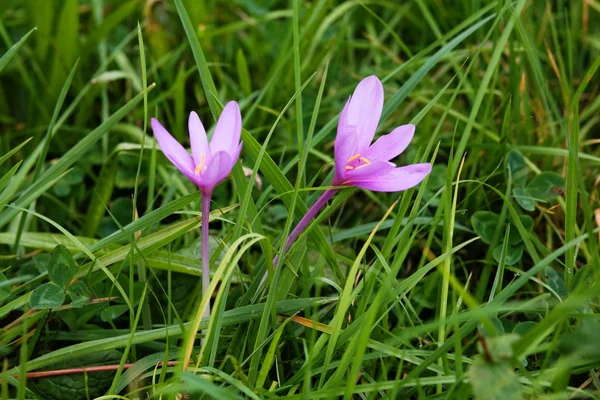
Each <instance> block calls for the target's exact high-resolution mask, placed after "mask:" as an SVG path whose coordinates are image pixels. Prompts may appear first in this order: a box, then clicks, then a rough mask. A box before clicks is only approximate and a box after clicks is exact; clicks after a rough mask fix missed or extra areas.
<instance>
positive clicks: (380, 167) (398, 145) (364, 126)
mask: <svg viewBox="0 0 600 400" xmlns="http://www.w3.org/2000/svg"><path fill="white" fill-rule="evenodd" d="M382 110H383V86H382V85H381V82H380V81H379V79H377V77H376V76H369V77H368V78H365V79H363V80H362V81H361V82H360V83H359V84H358V86H357V87H356V89H355V90H354V93H353V94H352V96H351V97H350V99H349V100H348V102H347V103H346V106H345V107H344V109H343V110H342V114H341V115H340V120H339V122H338V129H337V136H336V138H335V175H334V178H333V182H332V183H331V185H332V186H356V187H360V188H363V189H369V190H373V191H376V192H399V191H402V190H407V189H410V188H412V187H415V186H416V185H418V184H419V183H421V181H423V179H425V178H426V177H427V175H429V173H430V172H431V164H428V163H423V164H412V165H407V166H405V167H396V164H394V163H392V162H390V160H392V159H393V158H395V157H397V156H398V155H399V154H400V153H402V152H403V151H404V150H405V149H406V148H407V147H408V145H409V143H410V141H411V140H412V138H413V135H414V133H415V126H414V125H412V124H409V125H402V126H399V127H397V128H396V129H394V130H393V131H392V132H391V133H390V134H388V135H384V136H381V137H380V138H379V139H377V140H376V141H375V143H373V144H371V142H372V141H373V138H374V137H375V131H376V130H377V125H379V118H381V112H382ZM337 191H338V189H328V190H326V191H325V192H323V194H322V195H321V197H319V199H317V201H316V202H315V203H314V204H313V206H312V207H311V208H310V209H309V210H308V211H307V212H306V214H305V215H304V217H302V219H301V220H300V222H298V225H296V227H295V228H294V230H293V231H292V232H291V233H290V235H289V237H288V239H287V241H286V244H285V248H284V251H283V252H284V254H285V253H286V252H287V251H288V250H289V248H290V247H291V245H292V244H293V243H294V241H295V240H296V239H297V238H298V236H300V233H302V231H303V230H304V228H306V226H307V225H308V223H309V222H310V220H312V219H313V218H314V217H315V216H316V215H317V213H318V212H319V210H320V209H321V208H322V207H323V206H324V205H325V204H327V201H328V200H329V199H330V198H331V197H333V195H334V194H335V193H337ZM278 261H279V258H278V257H275V259H274V260H273V264H274V265H275V266H277V263H278ZM263 281H264V278H263Z"/></svg>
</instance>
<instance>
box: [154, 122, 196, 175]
mask: <svg viewBox="0 0 600 400" xmlns="http://www.w3.org/2000/svg"><path fill="white" fill-rule="evenodd" d="M151 124H152V130H153V131H154V137H156V140H157V141H158V145H159V146H160V149H161V150H162V152H163V153H164V154H165V156H167V158H168V159H169V161H171V162H172V163H173V165H175V166H176V167H177V169H178V170H180V171H181V172H182V173H183V174H184V175H185V176H186V177H188V179H190V180H192V181H194V179H195V176H194V161H193V160H192V157H191V156H190V155H189V154H188V152H187V151H186V150H185V149H184V148H183V146H182V145H180V144H179V142H177V140H175V139H174V138H173V136H171V134H170V133H169V132H167V130H166V129H165V128H164V127H163V126H162V125H161V124H160V122H158V121H157V120H156V119H154V118H152V120H151Z"/></svg>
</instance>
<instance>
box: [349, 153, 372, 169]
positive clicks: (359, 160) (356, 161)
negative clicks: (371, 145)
mask: <svg viewBox="0 0 600 400" xmlns="http://www.w3.org/2000/svg"><path fill="white" fill-rule="evenodd" d="M369 164H371V161H369V160H368V159H366V158H365V157H362V156H361V155H360V153H358V154H355V155H353V156H352V157H350V158H349V159H348V165H346V171H353V170H356V169H359V168H362V167H364V166H367V165H369Z"/></svg>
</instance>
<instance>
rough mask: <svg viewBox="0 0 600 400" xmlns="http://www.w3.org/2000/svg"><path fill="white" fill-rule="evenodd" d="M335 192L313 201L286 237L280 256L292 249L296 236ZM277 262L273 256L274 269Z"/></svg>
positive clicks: (326, 193) (327, 191)
mask: <svg viewBox="0 0 600 400" xmlns="http://www.w3.org/2000/svg"><path fill="white" fill-rule="evenodd" d="M337 191H338V189H327V190H326V191H324V192H323V194H322V195H321V197H319V198H318V199H317V201H315V204H313V205H312V207H311V208H310V209H309V210H308V211H307V212H306V214H305V215H304V217H302V219H301V220H300V222H298V225H296V227H295V228H294V230H293V231H292V233H290V236H288V238H287V241H286V242H285V248H284V249H283V253H282V254H281V255H282V256H284V255H285V253H287V251H288V250H289V249H290V247H292V244H294V242H295V241H296V239H298V236H300V234H301V233H302V231H303V230H304V228H306V226H307V225H308V223H309V222H310V221H311V220H312V219H313V218H314V217H315V216H316V215H317V213H318V212H319V210H320V209H321V208H323V206H324V205H325V204H327V202H328V201H329V199H331V198H332V197H333V195H334V194H336V192H337ZM278 262H279V256H275V258H274V259H273V266H275V267H276V266H277V264H278Z"/></svg>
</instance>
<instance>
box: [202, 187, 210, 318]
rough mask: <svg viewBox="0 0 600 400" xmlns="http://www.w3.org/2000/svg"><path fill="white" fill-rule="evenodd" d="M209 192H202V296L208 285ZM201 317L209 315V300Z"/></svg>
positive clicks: (204, 294)
mask: <svg viewBox="0 0 600 400" xmlns="http://www.w3.org/2000/svg"><path fill="white" fill-rule="evenodd" d="M211 195H212V193H211V192H208V193H204V192H203V193H202V296H206V292H207V290H208V285H210V251H209V245H208V241H209V235H208V220H209V218H210V196H211ZM203 317H210V301H209V302H208V305H207V306H206V308H205V309H204V315H203Z"/></svg>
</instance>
